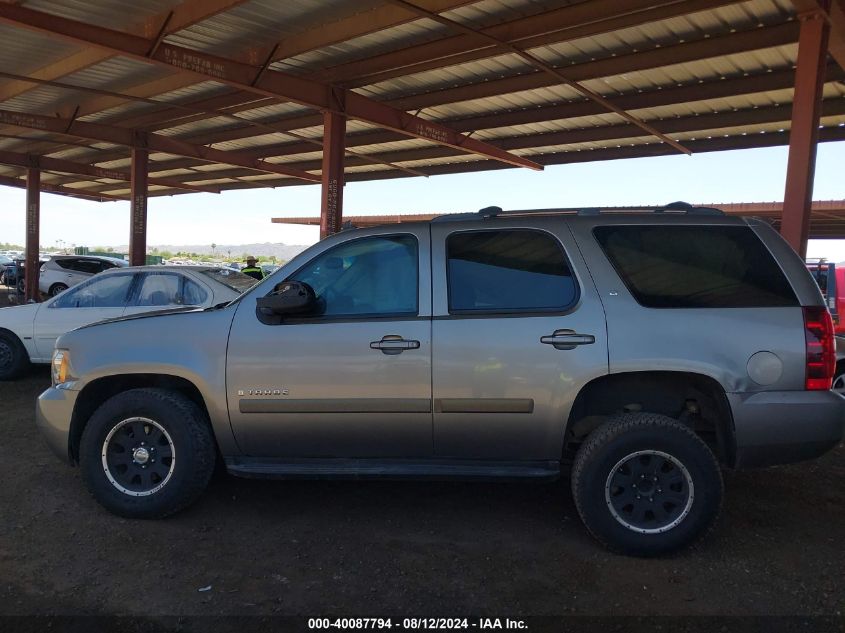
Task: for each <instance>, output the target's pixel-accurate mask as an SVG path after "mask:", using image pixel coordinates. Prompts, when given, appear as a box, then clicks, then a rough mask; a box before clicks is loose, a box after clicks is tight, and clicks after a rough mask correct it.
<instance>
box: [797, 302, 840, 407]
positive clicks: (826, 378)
mask: <svg viewBox="0 0 845 633" xmlns="http://www.w3.org/2000/svg"><path fill="white" fill-rule="evenodd" d="M804 340H805V341H806V343H807V374H806V376H807V377H806V381H805V383H804V388H805V389H807V390H808V391H810V390H812V391H816V390H822V391H823V390H827V389H830V385H831V383H832V382H833V374H834V372H835V370H836V341H835V340H834V338H833V319H832V318H831V316H830V312H828V311H827V309H826V308H822V307H817V306H813V307H805V308H804Z"/></svg>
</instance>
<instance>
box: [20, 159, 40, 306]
mask: <svg viewBox="0 0 845 633" xmlns="http://www.w3.org/2000/svg"><path fill="white" fill-rule="evenodd" d="M40 223H41V170H40V169H38V168H35V167H30V168H29V169H27V171H26V268H25V269H24V284H25V286H26V292H25V299H26V301H27V303H29V302H30V301H40V300H41V293H40V292H39V291H38V271H39V269H40V268H41V262H40V260H39V257H38V251H39V250H40V248H41V247H40V244H39V242H40V240H39V230H40Z"/></svg>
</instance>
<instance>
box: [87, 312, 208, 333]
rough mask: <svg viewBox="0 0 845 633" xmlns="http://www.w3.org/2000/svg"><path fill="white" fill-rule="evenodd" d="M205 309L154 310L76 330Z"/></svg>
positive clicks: (98, 322)
mask: <svg viewBox="0 0 845 633" xmlns="http://www.w3.org/2000/svg"><path fill="white" fill-rule="evenodd" d="M204 311H205V308H197V307H196V306H185V307H183V308H168V309H167V310H154V311H153V312H141V313H139V314H128V315H126V316H119V317H115V318H113V319H103V320H102V321H95V322H94V323H89V324H88V325H83V326H81V327H78V328H76V329H77V330H84V329H86V328H89V327H95V326H97V325H103V324H104V323H120V322H121V321H137V320H138V319H149V318H151V317H157V316H166V315H168V314H188V313H191V312H204Z"/></svg>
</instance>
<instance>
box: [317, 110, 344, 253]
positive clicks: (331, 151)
mask: <svg viewBox="0 0 845 633" xmlns="http://www.w3.org/2000/svg"><path fill="white" fill-rule="evenodd" d="M345 150H346V117H345V116H343V115H342V114H336V113H334V112H325V113H324V114H323V191H322V194H321V204H320V239H323V238H324V237H327V236H329V235H331V234H332V233H337V232H338V231H339V230H340V225H341V219H342V217H343V158H344V154H345Z"/></svg>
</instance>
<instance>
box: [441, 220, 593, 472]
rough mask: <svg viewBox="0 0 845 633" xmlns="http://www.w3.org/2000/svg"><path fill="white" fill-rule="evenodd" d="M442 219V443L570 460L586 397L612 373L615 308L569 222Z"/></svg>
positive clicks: (518, 457)
mask: <svg viewBox="0 0 845 633" xmlns="http://www.w3.org/2000/svg"><path fill="white" fill-rule="evenodd" d="M518 222H519V221H518V220H517V221H515V220H505V219H500V220H497V221H496V223H495V228H490V223H487V224H486V225H485V224H482V223H479V224H477V225H475V228H469V227H467V226H466V225H464V226H460V227H458V226H456V225H454V224H450V223H448V222H442V223H433V224H432V261H433V263H434V266H433V269H432V281H433V283H434V303H433V313H434V317H433V333H432V342H433V349H434V356H433V372H432V385H433V398H434V448H435V455H436V456H437V457H442V458H460V459H483V460H497V461H534V460H543V461H545V460H557V459H560V456H561V450H562V447H563V437H564V429H565V425H566V421H567V417H568V415H569V411H570V408H571V405H572V401H573V400H574V399H575V397H576V395H577V394H578V391H579V390H580V389H581V387H583V385H584V384H586V382H588V381H589V380H590V379H592V378H595V377H598V376H601V375H604V374H606V373H607V337H606V329H605V318H604V311H603V309H602V307H601V303H600V302H599V300H598V296H597V294H596V290H595V288H594V286H593V284H592V280H591V279H590V277H589V274H588V273H587V271H586V268H585V266H584V263H583V260H581V258H580V255H579V252H578V249H577V248H576V247H575V245H574V243H573V240H572V236H571V234H570V232H569V229H568V228H567V226H566V224H565V223H564V222H562V221H561V220H560V219H553V220H549V219H536V220H533V221H532V225H533V226H536V227H537V228H536V229H531V230H527V229H523V228H521V227H519V224H518Z"/></svg>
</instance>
